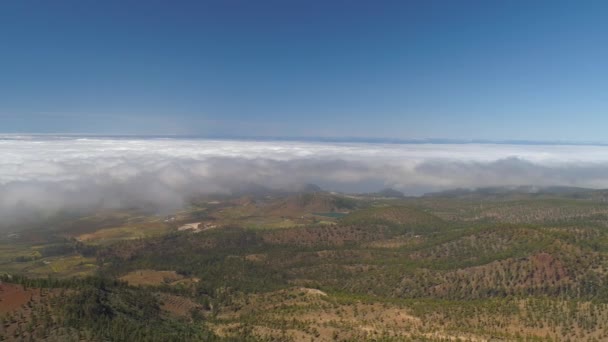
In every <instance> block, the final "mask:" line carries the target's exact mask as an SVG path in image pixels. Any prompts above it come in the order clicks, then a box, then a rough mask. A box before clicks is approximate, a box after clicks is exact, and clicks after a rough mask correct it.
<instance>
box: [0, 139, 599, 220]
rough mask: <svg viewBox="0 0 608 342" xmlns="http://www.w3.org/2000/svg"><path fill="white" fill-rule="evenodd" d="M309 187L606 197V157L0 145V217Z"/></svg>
mask: <svg viewBox="0 0 608 342" xmlns="http://www.w3.org/2000/svg"><path fill="white" fill-rule="evenodd" d="M305 183H315V184H319V185H321V186H322V187H325V188H327V189H330V190H338V191H374V190H378V189H379V188H381V187H385V186H390V187H394V188H396V189H399V190H401V191H404V192H405V193H410V194H416V193H420V192H424V191H434V190H442V189H448V188H455V187H479V186H500V185H538V186H549V185H568V186H583V187H594V188H603V187H608V147H605V146H571V145H569V146H556V145H492V144H453V145H449V144H366V143H314V142H286V141H272V142H270V141H264V142H256V141H227V140H180V139H175V140H174V139H106V138H86V139H83V138H52V137H46V138H43V137H34V138H32V137H22V138H12V139H5V140H0V216H1V217H3V218H4V219H5V221H6V222H9V221H11V218H13V219H16V218H20V217H23V215H30V212H33V211H36V212H37V213H40V212H42V213H52V212H54V211H56V210H59V209H63V208H68V209H74V208H89V207H93V206H105V207H122V206H128V205H141V204H148V205H154V206H156V207H158V208H177V207H179V206H180V205H182V204H183V203H182V201H183V199H184V197H186V196H188V195H191V194H195V193H210V192H226V191H231V190H234V189H238V188H239V187H240V186H243V185H250V184H258V185H263V186H267V187H271V188H288V187H293V186H294V185H300V184H305Z"/></svg>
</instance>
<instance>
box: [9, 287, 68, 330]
mask: <svg viewBox="0 0 608 342" xmlns="http://www.w3.org/2000/svg"><path fill="white" fill-rule="evenodd" d="M61 293H62V291H61V290H58V289H40V288H27V287H23V286H22V285H17V284H7V283H1V282H0V341H45V340H49V339H50V338H57V339H55V340H57V341H61V340H62V339H61V338H62V337H65V334H66V333H67V332H66V331H63V330H61V331H60V330H57V329H55V330H53V331H49V329H48V328H47V327H48V325H49V323H48V322H49V320H50V321H51V322H52V320H53V319H54V318H53V315H52V313H53V305H52V304H51V299H52V298H54V297H57V296H60V295H61Z"/></svg>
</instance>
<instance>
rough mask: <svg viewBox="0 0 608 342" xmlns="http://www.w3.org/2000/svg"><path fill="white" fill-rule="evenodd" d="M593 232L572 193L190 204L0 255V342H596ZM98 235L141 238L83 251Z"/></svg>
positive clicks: (607, 300)
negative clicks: (186, 226) (39, 341)
mask: <svg viewBox="0 0 608 342" xmlns="http://www.w3.org/2000/svg"><path fill="white" fill-rule="evenodd" d="M331 213H337V214H338V215H332V214H331ZM321 214H323V215H325V216H323V215H321ZM321 216H323V218H322V220H321V219H320V217H321ZM260 218H264V220H270V221H268V222H275V221H272V220H283V221H281V222H291V223H290V224H289V225H287V224H285V225H281V226H275V225H269V226H267V229H264V225H263V222H265V221H260ZM606 218H608V206H607V205H606V201H605V198H604V195H603V193H598V192H594V191H588V192H585V191H583V190H581V189H576V191H574V190H572V191H551V192H548V193H542V194H538V193H535V194H530V193H527V192H517V191H507V192H501V191H498V190H497V189H493V190H491V191H490V190H485V191H481V192H451V193H446V194H434V195H433V196H425V197H421V198H416V199H412V198H404V197H401V196H395V197H391V198H382V197H377V196H372V197H370V196H359V197H354V196H350V197H340V196H338V195H329V194H325V193H307V194H302V195H284V196H275V197H268V196H266V197H259V198H256V197H247V198H237V199H233V198H222V199H221V200H217V201H215V200H214V201H205V200H202V199H197V201H196V202H194V204H193V206H192V208H190V209H189V210H187V211H184V212H180V213H176V214H175V215H174V216H172V217H171V218H170V219H163V218H158V217H152V216H145V215H144V216H142V215H141V213H137V216H135V214H133V213H131V216H129V214H128V213H122V214H117V213H112V214H111V215H110V219H108V221H107V223H108V224H107V225H106V224H102V222H104V219H103V215H101V214H99V215H97V216H95V219H94V220H93V219H92V218H89V219H82V218H74V217H69V218H67V219H66V220H67V221H69V222H67V221H66V222H64V223H62V224H58V227H65V229H61V228H55V229H53V230H48V229H36V228H31V227H30V228H28V230H25V231H19V232H18V233H13V234H12V235H10V237H8V235H7V236H6V237H3V240H2V241H0V247H1V248H0V272H3V273H6V275H4V276H2V278H1V281H2V285H0V286H1V287H0V307H5V308H6V309H4V310H0V317H2V319H3V321H2V322H3V323H2V324H1V325H0V326H2V330H0V339H8V340H13V339H15V340H19V339H22V340H28V339H42V340H44V339H46V340H53V339H59V340H70V339H71V340H99V341H102V340H116V341H122V340H131V341H154V340H158V341H171V340H180V341H184V340H193V341H195V340H205V341H206V340H230V339H234V340H269V341H270V340H272V341H276V340H286V341H287V340H294V341H310V340H315V341H316V340H328V341H331V340H375V341H402V340H403V341H408V340H412V341H425V340H426V341H442V340H458V339H460V340H496V339H499V340H521V341H568V340H569V341H600V340H605V339H608V227H607V225H608V220H607V219H606ZM70 222H71V223H70ZM78 222H80V223H82V222H89V223H90V222H96V224H97V228H95V229H93V228H91V227H89V226H88V225H87V226H86V227H83V228H82V230H79V229H78V224H79V223H78ZM192 222H196V223H197V224H196V225H194V227H198V228H197V229H196V230H179V229H178V228H179V227H181V226H182V225H184V224H190V223H192ZM253 222H255V225H253V224H252V223H253ZM260 222H262V224H261V225H260ZM161 226H162V229H159V227H161ZM253 226H254V227H253ZM146 227H149V229H150V232H149V233H147V232H146ZM252 227H253V228H252ZM108 229H111V230H113V231H127V232H129V230H130V229H134V230H135V231H136V232H137V233H136V234H135V233H127V234H124V236H123V237H122V238H120V237H117V236H112V238H111V239H110V240H107V241H105V242H104V243H99V242H98V241H92V240H88V239H86V238H82V237H83V235H85V236H100V234H102V233H103V232H104V231H106V232H107V231H108ZM100 232H101V233H100ZM162 232H164V233H162ZM15 234H18V235H17V236H15ZM95 234H97V235H95ZM134 234H135V235H137V236H138V237H137V238H133V236H134ZM9 274H10V275H9ZM127 282H128V283H127ZM9 298H10V299H9ZM19 298H21V299H19ZM3 303H4V304H3ZM9 304H10V305H9Z"/></svg>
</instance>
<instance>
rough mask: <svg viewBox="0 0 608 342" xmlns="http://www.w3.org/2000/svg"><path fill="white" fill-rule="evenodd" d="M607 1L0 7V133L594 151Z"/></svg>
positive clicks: (22, 1)
mask: <svg viewBox="0 0 608 342" xmlns="http://www.w3.org/2000/svg"><path fill="white" fill-rule="evenodd" d="M607 127H608V1H555V0H554V1H530V0H526V1H488V0H484V1H429V0H421V1H406V0H401V1H371V0H370V1H364V0H345V1H331V0H322V1H315V0H303V1H297V0H277V1H251V0H243V1H238V0H218V1H204V0H200V1H154V0H145V1H144V0H141V1H125V0H119V1H109V0H106V1H92V0H75V1H62V0H53V1H47V0H44V1H30V0H5V1H1V2H0V132H9V133H10V132H29V133H49V132H61V133H98V134H200V135H227V136H245V135H251V136H294V137H295V136H324V137H345V136H352V137H393V138H406V139H407V138H453V139H468V138H478V139H532V140H600V141H607V140H608V136H607V135H606V130H607Z"/></svg>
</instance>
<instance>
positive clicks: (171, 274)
mask: <svg viewBox="0 0 608 342" xmlns="http://www.w3.org/2000/svg"><path fill="white" fill-rule="evenodd" d="M119 279H120V280H123V281H126V282H127V283H129V285H133V286H146V285H150V286H156V285H163V284H165V285H178V284H184V285H189V284H192V283H196V282H198V281H199V279H198V278H187V277H185V276H183V275H181V274H178V273H177V272H175V271H156V270H136V271H133V272H129V273H127V274H125V275H124V276H122V277H120V278H119Z"/></svg>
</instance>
